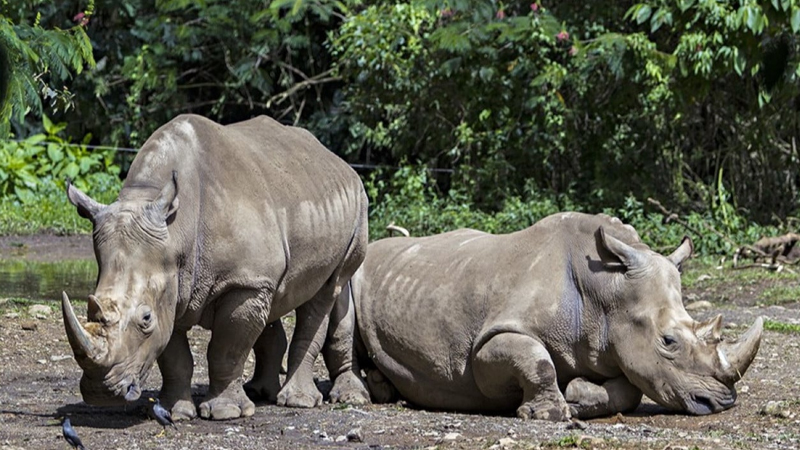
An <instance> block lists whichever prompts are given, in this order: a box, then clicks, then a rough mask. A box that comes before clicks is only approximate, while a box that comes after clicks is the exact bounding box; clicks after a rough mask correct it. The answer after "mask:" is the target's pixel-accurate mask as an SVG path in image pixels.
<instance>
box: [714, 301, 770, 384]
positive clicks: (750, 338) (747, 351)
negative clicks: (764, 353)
mask: <svg viewBox="0 0 800 450" xmlns="http://www.w3.org/2000/svg"><path fill="white" fill-rule="evenodd" d="M763 328H764V319H763V318H762V317H759V318H758V319H756V321H755V322H754V323H753V325H752V326H751V327H750V329H749V330H747V332H746V333H745V334H743V335H742V336H740V337H739V339H737V340H735V341H732V342H721V343H720V344H719V347H717V351H718V352H719V357H720V363H721V364H722V366H723V367H722V368H723V371H724V372H725V374H726V376H725V378H726V379H727V380H728V381H733V382H736V381H738V380H739V379H741V377H742V376H743V375H744V373H745V372H746V371H747V369H748V367H750V363H752V362H753V360H754V359H755V357H756V353H758V347H759V345H760V344H761V332H762V331H763Z"/></svg>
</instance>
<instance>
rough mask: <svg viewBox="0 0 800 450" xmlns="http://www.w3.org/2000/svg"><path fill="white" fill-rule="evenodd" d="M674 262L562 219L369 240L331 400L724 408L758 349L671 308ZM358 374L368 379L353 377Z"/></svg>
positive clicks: (609, 230) (567, 408)
mask: <svg viewBox="0 0 800 450" xmlns="http://www.w3.org/2000/svg"><path fill="white" fill-rule="evenodd" d="M691 252H692V244H691V240H689V239H688V238H685V239H684V241H683V242H682V243H681V245H680V246H679V247H678V248H677V250H675V252H674V253H672V254H671V255H669V256H666V257H665V256H662V255H659V254H658V253H655V252H653V251H651V250H650V249H649V248H648V247H647V246H645V245H644V244H642V243H641V242H640V241H639V237H638V235H637V233H636V231H635V230H634V229H633V228H632V227H630V226H627V225H623V224H622V223H621V222H620V221H619V220H618V219H612V218H610V217H608V216H605V215H597V216H591V215H586V214H579V213H561V214H556V215H553V216H550V217H547V218H545V219H543V220H541V221H540V222H538V223H536V224H535V225H534V226H532V227H530V228H528V229H526V230H522V231H519V232H516V233H512V234H507V235H497V236H495V235H491V234H487V233H482V232H479V231H475V230H458V231H454V232H450V233H446V234H441V235H436V236H430V237H423V238H407V237H398V238H390V239H384V240H380V241H377V242H374V243H372V244H370V246H369V248H368V251H367V258H366V259H365V261H364V264H363V265H362V266H361V268H360V269H359V270H358V271H357V272H356V274H355V275H354V276H353V278H352V279H351V283H350V285H349V287H350V288H349V289H348V288H347V287H346V288H345V289H344V290H343V292H342V296H341V297H340V299H339V302H338V303H337V306H336V307H335V308H334V312H333V313H332V316H331V326H332V327H331V328H332V331H331V332H330V335H329V337H328V341H327V343H326V348H325V349H324V355H325V357H326V363H327V364H328V367H329V370H330V371H331V374H332V376H333V377H335V383H334V387H333V390H332V392H331V398H332V399H333V400H334V401H342V402H349V403H364V402H368V401H369V400H370V396H371V397H372V399H374V400H375V401H378V402H383V401H389V400H392V399H393V398H394V396H395V395H396V394H397V393H399V394H400V395H401V396H403V397H405V398H406V399H408V400H409V401H411V402H413V403H416V404H417V405H420V406H422V407H428V408H435V409H447V410H461V411H495V412H501V411H513V410H514V409H515V408H516V412H517V415H518V416H520V417H523V418H536V419H548V420H566V419H568V418H570V417H579V418H589V417H596V416H603V415H611V414H615V413H617V412H625V411H630V410H632V409H634V408H636V406H637V405H638V404H639V403H640V401H641V398H642V393H644V394H646V395H647V396H648V397H650V398H652V399H653V400H655V401H656V402H658V403H659V404H661V405H663V406H665V407H667V408H670V409H673V410H678V411H685V412H688V413H691V414H709V413H713V412H717V411H722V410H724V409H726V408H729V407H731V406H732V405H733V404H734V402H735V400H736V390H735V389H734V383H735V382H736V381H737V380H739V378H740V377H741V375H743V374H744V373H745V371H746V370H747V368H748V366H749V364H750V363H751V362H752V360H753V358H754V357H755V355H756V352H757V351H758V346H759V342H760V338H761V331H762V320H761V319H760V318H759V319H758V320H757V321H756V323H755V324H754V325H753V326H752V327H751V329H750V331H748V332H747V333H746V334H745V335H744V336H743V337H742V338H740V339H739V340H738V342H736V341H735V342H726V341H722V340H721V339H720V326H721V317H719V316H718V317H716V318H714V319H711V320H709V321H707V322H701V323H699V322H695V321H694V320H692V318H691V317H690V316H689V315H688V314H687V313H686V310H685V309H684V307H683V304H682V300H681V282H680V274H679V266H680V264H681V263H682V262H683V261H684V260H685V259H686V258H688V257H689V256H690V255H691ZM362 367H363V368H364V369H366V371H367V380H366V383H365V382H364V381H363V380H362V379H361V378H360V376H359V374H360V370H361V368H362Z"/></svg>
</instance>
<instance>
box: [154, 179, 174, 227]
mask: <svg viewBox="0 0 800 450" xmlns="http://www.w3.org/2000/svg"><path fill="white" fill-rule="evenodd" d="M151 210H152V211H153V212H155V213H156V214H158V220H159V221H163V222H169V221H171V218H172V217H173V216H174V214H175V211H177V210H178V172H177V171H175V170H173V171H172V180H170V181H169V182H168V183H167V185H166V186H164V188H163V189H161V193H159V194H158V198H156V199H155V200H153V203H151Z"/></svg>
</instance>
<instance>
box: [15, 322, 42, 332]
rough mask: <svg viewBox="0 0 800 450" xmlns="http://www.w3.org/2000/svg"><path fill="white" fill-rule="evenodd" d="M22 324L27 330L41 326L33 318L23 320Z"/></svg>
mask: <svg viewBox="0 0 800 450" xmlns="http://www.w3.org/2000/svg"><path fill="white" fill-rule="evenodd" d="M20 326H21V327H22V329H23V330H25V331H36V329H37V328H39V324H38V323H36V322H34V321H32V320H27V321H25V322H22V323H21V324H20Z"/></svg>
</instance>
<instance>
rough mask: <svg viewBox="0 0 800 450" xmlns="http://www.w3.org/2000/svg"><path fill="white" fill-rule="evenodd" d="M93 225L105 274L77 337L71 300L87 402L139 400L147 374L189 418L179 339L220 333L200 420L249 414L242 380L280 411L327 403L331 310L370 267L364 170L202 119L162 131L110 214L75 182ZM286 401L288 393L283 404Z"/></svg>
mask: <svg viewBox="0 0 800 450" xmlns="http://www.w3.org/2000/svg"><path fill="white" fill-rule="evenodd" d="M67 194H68V196H69V199H70V201H71V202H72V203H73V204H74V205H75V206H76V207H77V209H78V213H79V214H80V215H81V216H82V217H85V218H87V219H89V220H91V221H92V223H93V225H94V234H93V236H94V249H95V255H96V258H97V264H98V267H99V274H98V279H97V287H96V288H95V292H94V294H93V295H90V296H89V303H88V319H89V322H88V324H86V325H85V326H84V325H81V324H80V323H79V322H78V320H77V318H76V316H75V313H74V311H73V309H72V306H71V305H70V302H69V299H68V298H67V296H66V294H64V298H63V305H62V306H63V308H62V309H63V313H64V323H65V326H66V330H67V336H68V338H69V342H70V344H71V346H72V349H73V351H74V352H75V358H76V360H77V361H78V364H79V365H80V366H81V367H82V368H83V370H84V374H83V377H82V379H81V383H80V386H81V393H82V395H83V398H84V400H85V401H86V402H87V403H90V404H98V405H105V404H115V403H119V402H123V401H125V400H127V401H133V400H136V399H137V398H138V397H139V395H140V393H141V386H142V383H143V382H144V379H145V377H146V375H147V373H148V370H149V369H150V367H151V366H152V364H153V361H155V360H156V359H158V365H159V368H160V369H161V374H162V375H163V379H164V383H163V387H162V389H161V394H160V396H161V399H162V401H163V403H164V404H165V406H167V407H169V408H171V409H172V415H173V417H175V418H178V419H180V418H183V419H186V418H192V417H195V416H196V414H197V413H196V411H195V407H194V404H193V403H192V392H191V377H192V370H193V361H192V353H191V351H190V349H189V344H188V341H187V338H186V332H187V331H188V330H189V329H190V328H192V327H193V326H194V325H198V324H199V325H201V326H202V327H204V328H207V329H210V330H211V331H212V336H211V342H210V343H209V346H208V372H209V388H208V393H207V395H206V398H205V401H204V402H203V403H201V405H200V414H201V416H203V417H205V418H213V419H227V418H234V417H240V416H249V415H252V414H253V412H254V404H253V402H251V401H250V400H249V399H248V397H247V396H246V395H245V392H244V390H243V386H242V383H241V377H242V370H243V364H244V362H245V359H246V358H247V355H248V352H249V351H250V349H251V348H254V349H255V352H256V371H255V374H254V376H253V380H252V381H250V383H248V385H247V386H246V387H247V388H249V391H248V392H251V393H253V394H254V395H257V396H264V397H272V398H273V399H274V398H275V397H277V401H278V403H279V404H284V405H290V406H304V407H310V406H315V405H317V404H320V403H321V401H322V396H321V394H320V393H319V391H317V389H316V387H315V385H314V382H313V378H312V377H313V373H312V364H313V362H314V359H315V358H316V356H317V353H318V351H319V347H320V344H321V342H322V340H323V339H324V336H325V332H326V330H327V323H328V322H327V321H328V314H329V312H330V308H331V306H332V305H333V302H334V300H335V297H336V296H337V295H338V293H339V291H340V290H341V287H342V285H343V284H345V283H346V282H347V280H348V279H349V278H350V276H351V275H352V274H353V272H355V270H356V268H357V267H358V266H359V265H360V263H361V261H362V260H363V259H364V253H365V251H366V243H367V198H366V195H365V192H364V189H363V186H362V184H361V181H360V180H359V177H358V176H357V175H356V173H355V172H354V171H353V170H352V169H351V168H350V167H349V166H348V165H347V164H346V163H345V162H344V161H342V160H341V159H339V158H338V157H336V156H335V155H334V154H333V153H331V152H330V151H328V150H327V149H325V148H324V147H323V146H322V145H321V144H320V143H319V142H318V141H317V140H316V139H315V138H314V137H313V136H311V134H310V133H308V132H307V131H305V130H302V129H299V128H294V127H289V126H283V125H281V124H279V123H278V122H276V121H274V120H272V119H270V118H267V117H258V118H255V119H252V120H248V121H246V122H241V123H235V124H232V125H227V126H222V125H219V124H217V123H214V122H212V121H210V120H208V119H204V118H202V117H198V116H193V115H184V116H180V117H178V118H176V119H174V120H172V121H171V122H169V123H168V124H166V125H164V126H163V127H161V128H160V129H159V130H158V131H156V132H155V134H153V136H152V137H150V139H148V140H147V142H146V143H145V144H144V146H143V147H142V149H141V151H140V152H139V154H138V155H137V156H136V159H135V160H134V162H133V164H132V165H131V168H130V171H129V173H128V177H127V179H126V180H125V184H124V185H123V187H122V190H121V191H120V193H119V198H118V200H117V201H115V202H114V203H112V204H110V205H107V206H106V205H102V204H99V203H97V202H96V201H94V200H93V199H91V198H90V197H88V196H87V195H85V194H84V193H82V192H80V191H79V190H78V189H76V188H75V187H74V186H71V185H70V186H68V188H67ZM295 309H296V310H297V328H296V331H295V335H294V339H293V341H292V345H291V347H290V351H289V363H288V375H287V380H286V383H285V385H284V386H283V387H282V388H280V386H278V385H277V382H278V381H277V380H278V378H277V376H278V370H279V369H280V361H281V359H282V357H283V352H282V350H283V349H277V350H275V351H272V352H270V345H272V344H273V343H275V342H278V343H280V342H281V340H280V338H284V339H283V341H282V343H283V344H284V345H285V336H283V335H282V332H283V328H282V327H280V326H267V324H269V323H271V322H274V321H276V320H277V319H279V318H280V317H281V316H283V315H285V314H287V313H288V312H290V311H292V310H295ZM278 389H280V392H278Z"/></svg>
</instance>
